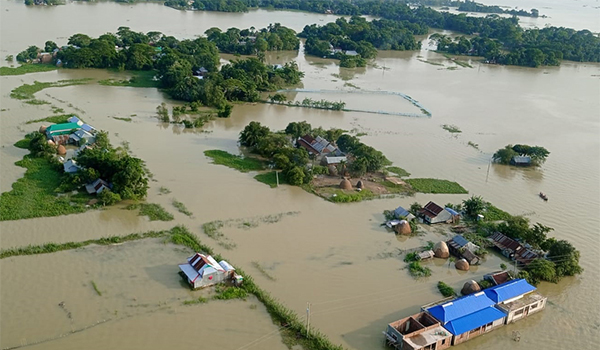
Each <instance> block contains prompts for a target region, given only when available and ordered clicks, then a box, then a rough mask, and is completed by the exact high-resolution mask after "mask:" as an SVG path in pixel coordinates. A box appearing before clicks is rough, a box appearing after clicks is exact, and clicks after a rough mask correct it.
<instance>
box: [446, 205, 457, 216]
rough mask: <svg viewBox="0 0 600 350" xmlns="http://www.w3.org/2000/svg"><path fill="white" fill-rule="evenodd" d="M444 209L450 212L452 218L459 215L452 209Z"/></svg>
mask: <svg viewBox="0 0 600 350" xmlns="http://www.w3.org/2000/svg"><path fill="white" fill-rule="evenodd" d="M444 209H446V210H447V211H449V212H450V214H452V216H458V215H460V214H459V213H458V212H457V211H456V210H454V209H452V208H448V207H446V208H444Z"/></svg>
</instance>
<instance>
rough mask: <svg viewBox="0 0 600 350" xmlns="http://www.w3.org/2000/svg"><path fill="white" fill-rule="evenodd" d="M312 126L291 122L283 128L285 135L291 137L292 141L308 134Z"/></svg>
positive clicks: (304, 122) (305, 123) (303, 122)
mask: <svg viewBox="0 0 600 350" xmlns="http://www.w3.org/2000/svg"><path fill="white" fill-rule="evenodd" d="M311 130H312V126H311V125H310V124H309V123H307V122H306V121H301V122H291V123H289V124H288V125H287V126H286V128H285V133H286V134H288V135H291V136H292V137H293V138H294V139H297V138H299V137H302V136H304V135H306V134H310V132H311Z"/></svg>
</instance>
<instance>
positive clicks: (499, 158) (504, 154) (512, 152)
mask: <svg viewBox="0 0 600 350" xmlns="http://www.w3.org/2000/svg"><path fill="white" fill-rule="evenodd" d="M549 155H550V152H549V151H548V150H547V149H545V148H544V147H540V146H529V145H519V144H516V145H514V146H513V145H507V146H505V147H504V148H501V149H499V150H498V151H496V153H494V155H493V156H492V160H493V161H494V162H496V163H500V164H510V161H511V160H512V158H513V157H515V156H529V157H531V163H532V164H533V165H540V164H543V163H544V162H545V161H546V158H548V156H549Z"/></svg>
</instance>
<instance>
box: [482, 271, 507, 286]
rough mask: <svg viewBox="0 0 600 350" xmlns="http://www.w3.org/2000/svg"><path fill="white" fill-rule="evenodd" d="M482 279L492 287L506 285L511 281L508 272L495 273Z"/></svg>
mask: <svg viewBox="0 0 600 350" xmlns="http://www.w3.org/2000/svg"><path fill="white" fill-rule="evenodd" d="M483 279H484V280H486V281H489V282H490V283H491V284H492V285H493V286H497V285H500V284H502V283H506V282H508V281H510V280H511V279H512V277H510V274H509V273H508V271H497V272H492V273H488V274H486V275H483Z"/></svg>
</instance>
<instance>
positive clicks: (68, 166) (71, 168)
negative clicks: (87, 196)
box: [63, 159, 81, 174]
mask: <svg viewBox="0 0 600 350" xmlns="http://www.w3.org/2000/svg"><path fill="white" fill-rule="evenodd" d="M63 169H64V170H65V173H69V174H73V173H76V172H77V171H79V169H81V167H80V166H79V165H77V162H75V160H74V159H69V160H67V161H66V162H64V164H63Z"/></svg>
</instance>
